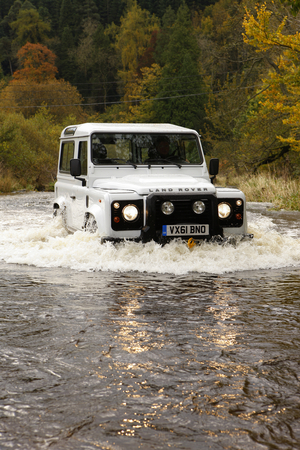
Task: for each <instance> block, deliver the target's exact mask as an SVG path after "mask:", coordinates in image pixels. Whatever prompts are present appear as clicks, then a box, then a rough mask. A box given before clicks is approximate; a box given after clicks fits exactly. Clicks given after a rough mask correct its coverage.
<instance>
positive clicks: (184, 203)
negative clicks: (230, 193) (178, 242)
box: [142, 193, 223, 242]
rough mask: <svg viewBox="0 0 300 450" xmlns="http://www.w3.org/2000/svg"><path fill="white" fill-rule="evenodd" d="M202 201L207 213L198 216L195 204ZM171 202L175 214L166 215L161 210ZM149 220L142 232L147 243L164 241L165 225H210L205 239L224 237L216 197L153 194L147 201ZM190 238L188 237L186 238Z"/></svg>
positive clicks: (147, 219)
mask: <svg viewBox="0 0 300 450" xmlns="http://www.w3.org/2000/svg"><path fill="white" fill-rule="evenodd" d="M197 200H201V201H202V202H203V203H204V204H205V211H204V212H203V213H202V214H196V213H195V212H194V211H193V203H194V202H195V201H197ZM166 201H170V202H172V203H173V205H174V212H173V213H172V214H170V215H166V214H164V213H163V212H162V210H161V205H162V203H163V202H166ZM146 209H147V218H146V226H145V227H144V228H143V230H142V239H143V241H144V242H147V241H149V240H151V239H154V240H156V241H159V242H160V241H163V240H164V239H165V238H164V237H163V236H162V227H163V225H204V224H205V225H209V235H207V236H203V238H210V237H211V236H215V235H221V236H222V235H223V230H222V228H221V227H220V226H219V221H218V204H217V198H216V197H215V196H214V195H204V194H202V196H201V194H199V193H197V194H189V195H181V194H173V195H172V194H171V195H168V194H156V193H155V194H154V193H153V194H151V195H149V196H148V197H147V201H146ZM185 237H188V236H185Z"/></svg>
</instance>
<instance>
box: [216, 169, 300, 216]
mask: <svg viewBox="0 0 300 450" xmlns="http://www.w3.org/2000/svg"><path fill="white" fill-rule="evenodd" d="M215 184H216V186H235V187H237V188H238V189H240V190H241V191H243V192H244V193H245V196H246V199H247V201H248V202H270V203H272V204H273V207H274V209H278V210H280V209H285V210H287V211H300V182H299V181H298V180H295V179H292V178H289V177H274V176H272V175H271V174H259V175H247V174H243V175H240V176H227V177H225V176H218V177H217V180H216V183H215Z"/></svg>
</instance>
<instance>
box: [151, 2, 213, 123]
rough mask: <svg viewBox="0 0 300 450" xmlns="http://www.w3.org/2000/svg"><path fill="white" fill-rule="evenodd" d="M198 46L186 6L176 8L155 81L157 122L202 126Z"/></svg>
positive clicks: (203, 102) (202, 102) (202, 87)
mask: <svg viewBox="0 0 300 450" xmlns="http://www.w3.org/2000/svg"><path fill="white" fill-rule="evenodd" d="M199 59H200V54H199V47H198V45H197V40H196V36H195V34H194V32H193V27H192V22H191V17H190V12H189V9H188V8H187V6H186V4H185V3H183V4H182V5H181V6H180V8H179V9H178V12H177V16H176V21H175V23H174V25H173V27H172V30H171V34H170V38H169V43H168V46H167V48H166V50H165V52H164V63H165V65H164V67H163V69H162V77H161V80H160V83H159V91H158V94H157V101H156V102H155V103H154V109H155V117H156V120H157V121H159V122H169V123H174V124H177V125H182V126H187V127H192V128H195V129H198V130H199V129H200V127H202V126H203V119H204V104H205V91H206V88H205V84H204V82H203V80H202V76H201V73H200V66H199Z"/></svg>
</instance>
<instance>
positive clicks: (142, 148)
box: [91, 133, 203, 167]
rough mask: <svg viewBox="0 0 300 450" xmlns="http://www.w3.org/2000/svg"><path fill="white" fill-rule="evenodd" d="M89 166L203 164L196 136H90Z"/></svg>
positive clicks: (111, 134) (104, 134)
mask: <svg viewBox="0 0 300 450" xmlns="http://www.w3.org/2000/svg"><path fill="white" fill-rule="evenodd" d="M91 144H92V147H91V148H92V152H91V157H92V162H93V164H95V165H103V164H105V165H106V164H118V165H119V164H131V165H148V166H152V165H162V164H175V165H177V166H180V167H181V166H182V165H189V164H202V163H203V157H202V152H201V149H200V145H199V142H198V139H197V136H195V135H193V134H161V133H160V134H152V133H151V134H127V133H126V134H120V133H116V134H113V133H93V134H92V142H91Z"/></svg>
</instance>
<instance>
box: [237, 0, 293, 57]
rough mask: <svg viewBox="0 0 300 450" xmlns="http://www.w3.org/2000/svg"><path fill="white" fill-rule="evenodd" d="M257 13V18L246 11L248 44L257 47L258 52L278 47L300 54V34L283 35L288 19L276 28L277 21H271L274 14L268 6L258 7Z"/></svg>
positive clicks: (285, 18) (245, 24)
mask: <svg viewBox="0 0 300 450" xmlns="http://www.w3.org/2000/svg"><path fill="white" fill-rule="evenodd" d="M256 13H257V18H255V17H254V16H253V15H252V14H251V13H250V12H249V11H248V10H247V9H246V14H245V17H244V22H243V25H244V28H245V31H246V33H244V34H243V37H244V41H245V42H246V43H247V44H250V45H253V46H254V47H257V51H267V50H269V49H272V48H274V46H276V47H279V48H281V49H282V50H292V51H293V52H300V34H299V33H298V32H296V33H295V34H293V35H289V34H284V33H283V31H284V28H285V25H286V21H287V17H284V19H283V20H282V21H281V23H280V24H279V25H278V27H277V28H276V25H275V23H274V22H275V19H274V21H272V20H271V19H272V16H273V13H272V11H270V10H267V7H266V4H263V5H262V6H261V7H260V8H258V7H256Z"/></svg>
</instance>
